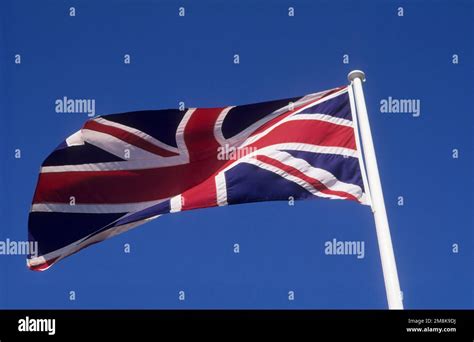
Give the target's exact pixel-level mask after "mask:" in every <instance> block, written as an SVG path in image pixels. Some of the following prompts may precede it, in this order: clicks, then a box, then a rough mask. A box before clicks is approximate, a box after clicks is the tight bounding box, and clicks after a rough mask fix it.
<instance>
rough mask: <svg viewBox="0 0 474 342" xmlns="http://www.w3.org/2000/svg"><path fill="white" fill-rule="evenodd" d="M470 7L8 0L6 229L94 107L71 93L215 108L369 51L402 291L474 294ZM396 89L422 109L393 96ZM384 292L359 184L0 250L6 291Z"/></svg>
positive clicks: (116, 108) (259, 97)
mask: <svg viewBox="0 0 474 342" xmlns="http://www.w3.org/2000/svg"><path fill="white" fill-rule="evenodd" d="M71 6H74V7H75V8H76V16H75V17H70V16H69V8H70V7H71ZM180 6H184V7H185V10H186V16H185V17H179V16H178V8H179V7H180ZM290 6H292V7H294V8H295V16H294V17H289V16H288V7H290ZM400 6H402V7H403V8H404V16H403V17H399V16H397V8H398V7H400ZM473 20H474V4H473V3H472V1H411V2H404V1H396V2H395V1H365V2H361V3H357V4H356V3H354V2H352V1H289V0H288V1H272V2H270V1H268V2H267V3H264V2H258V1H257V2H254V1H226V2H218V1H200V2H199V3H197V2H195V1H179V2H176V1H100V2H98V1H45V2H41V3H40V2H37V1H2V2H1V4H0V115H1V117H0V151H1V154H2V158H1V159H0V172H1V173H0V175H1V178H0V189H1V190H0V218H1V220H0V222H1V224H0V228H1V229H0V239H1V240H5V239H7V238H9V239H11V240H24V239H26V236H27V217H28V211H29V207H30V204H31V199H32V195H33V191H34V188H35V185H36V180H37V175H38V170H39V166H40V164H41V162H42V161H43V160H44V158H45V157H46V156H47V155H48V154H49V153H50V152H51V151H52V150H53V149H54V148H55V147H56V146H57V145H58V143H59V142H61V141H62V140H63V139H64V138H65V137H67V136H68V135H70V134H71V133H73V132H75V131H76V130H77V129H78V128H80V127H81V126H82V124H83V123H84V122H85V121H86V120H87V115H86V114H58V113H56V112H55V110H54V109H55V105H54V102H55V100H56V99H58V98H62V97H63V96H67V97H70V98H91V99H95V100H96V112H97V114H110V113H115V112H124V111H131V110H140V109H160V108H176V107H177V106H178V102H179V101H184V102H185V103H186V106H189V107H215V106H222V105H231V104H244V103H252V102H258V101H264V100H271V99H278V98H287V97H292V96H298V95H304V94H307V93H311V92H316V91H320V90H324V89H329V88H332V87H336V86H340V85H344V84H346V83H347V79H346V77H347V73H348V72H349V71H350V70H352V69H362V70H364V71H365V72H366V75H367V82H366V83H365V84H364V90H365V95H366V101H367V106H368V111H369V116H370V120H371V125H372V131H373V138H374V143H375V148H376V152H377V157H378V162H379V171H380V174H381V179H382V185H383V189H384V193H385V201H386V206H387V211H388V217H389V222H390V224H391V231H392V238H393V244H394V248H395V254H396V258H397V262H398V269H399V277H400V282H401V287H402V290H403V292H404V303H405V306H406V307H407V308H473V306H474V293H473V288H474V271H473V266H472V265H473V261H474V259H473V252H472V249H473V247H474V246H473V242H474V239H473V226H474V225H473V180H472V175H473V171H474V170H473V165H474V163H473V154H472V147H473V146H474V144H473V143H474V141H473V138H472V136H473V135H472V129H473V113H472V105H471V100H472V94H473V90H474V89H473V88H474V87H473V83H472V80H473V76H474V75H473V74H474V67H473V57H474V54H473V45H472V42H473V41H474V39H473V38H474V30H473ZM16 54H20V55H21V64H15V63H14V60H15V55H16ZM124 54H130V55H131V64H130V65H125V64H124V63H123V56H124ZM234 54H239V55H240V64H239V65H235V64H233V56H234ZM344 54H348V55H349V64H343V55H344ZM453 54H457V55H458V56H459V63H458V64H453V63H452V56H453ZM389 96H391V97H393V98H399V99H419V100H420V101H421V115H420V116H419V117H416V118H415V117H413V116H411V115H409V114H389V113H380V101H381V100H382V99H386V98H388V97H389ZM454 148H457V149H459V158H458V159H453V158H452V150H453V149H454ZM15 149H21V153H22V155H21V158H20V159H15V158H14V151H15ZM398 196H403V197H404V206H398V205H397V198H398ZM65 229H67V227H65ZM333 238H336V239H338V240H349V241H352V240H361V241H364V242H365V258H363V259H357V258H356V257H354V256H327V255H325V254H324V243H325V242H326V241H328V240H332V239H333ZM126 243H128V244H130V245H131V253H129V254H126V253H124V251H123V249H124V244H126ZM235 243H238V244H239V245H240V253H239V254H235V253H234V252H233V245H234V244H235ZM453 244H458V246H459V252H458V253H453V247H452V246H453ZM181 290H183V291H185V293H186V300H185V301H179V300H178V292H179V291H181ZM70 291H75V293H76V299H75V301H71V300H70V298H69V294H70ZM288 291H294V292H295V300H294V301H288ZM386 307H387V304H386V298H385V290H384V284H383V277H382V271H381V264H380V258H379V255H378V247H377V240H376V235H375V227H374V222H373V217H372V215H371V212H370V210H369V209H368V208H367V207H365V206H360V205H357V204H355V203H352V202H351V203H349V202H347V201H330V200H314V201H305V202H297V203H296V205H295V206H288V204H287V203H286V202H277V203H276V202H273V203H259V204H248V205H240V206H233V207H224V208H218V209H204V210H197V211H192V212H183V213H179V214H171V215H167V216H163V217H161V218H159V219H157V220H155V221H153V222H151V223H148V224H146V225H143V226H140V227H139V228H137V229H135V230H132V231H130V232H128V233H125V234H122V235H120V236H118V237H115V238H113V239H110V240H107V241H104V242H102V243H100V244H97V245H95V246H92V247H90V248H87V249H86V250H83V251H81V252H80V253H78V254H76V255H74V256H72V257H70V258H68V259H65V260H63V261H61V262H60V263H58V264H57V265H55V266H54V267H52V268H51V269H50V270H48V271H46V272H42V273H39V272H32V271H29V270H28V269H27V268H26V266H25V258H24V257H23V256H5V255H0V308H336V309H337V308H386Z"/></svg>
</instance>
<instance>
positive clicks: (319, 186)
mask: <svg viewBox="0 0 474 342" xmlns="http://www.w3.org/2000/svg"><path fill="white" fill-rule="evenodd" d="M255 159H257V160H259V161H261V162H263V163H265V164H269V165H272V166H275V167H277V168H279V169H281V170H283V171H285V172H286V173H289V174H290V175H292V176H295V177H298V178H300V179H302V180H304V181H305V182H307V183H309V184H311V185H312V186H314V187H315V188H316V189H317V190H318V191H319V192H322V193H323V194H327V195H335V196H339V197H342V198H346V199H350V200H353V201H358V199H357V198H356V197H355V196H353V195H351V194H350V193H348V192H345V191H335V190H330V189H329V188H328V187H326V185H324V184H323V183H321V182H320V181H319V180H317V179H316V178H313V177H310V176H308V175H306V174H304V173H303V172H301V171H300V170H298V169H296V168H294V167H293V166H290V165H287V164H284V163H282V162H280V161H279V160H276V159H273V158H270V157H268V156H264V155H257V156H255Z"/></svg>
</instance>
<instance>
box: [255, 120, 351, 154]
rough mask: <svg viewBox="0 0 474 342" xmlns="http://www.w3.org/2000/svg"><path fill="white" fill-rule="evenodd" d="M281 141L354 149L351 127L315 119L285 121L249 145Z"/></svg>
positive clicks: (256, 145) (270, 143)
mask: <svg viewBox="0 0 474 342" xmlns="http://www.w3.org/2000/svg"><path fill="white" fill-rule="evenodd" d="M282 143H303V144H314V145H321V146H335V147H345V148H349V149H353V150H355V149H356V143H355V138H354V130H353V128H352V127H347V126H341V125H336V124H333V123H330V122H325V121H317V120H297V121H288V122H285V123H283V124H281V125H280V126H278V127H275V128H274V129H273V130H272V131H270V132H269V133H267V135H265V136H263V137H262V138H260V139H259V140H257V141H256V142H254V143H252V144H250V145H249V146H254V147H257V148H262V147H265V146H268V145H273V144H282Z"/></svg>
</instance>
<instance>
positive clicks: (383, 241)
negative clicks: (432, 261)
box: [347, 70, 403, 309]
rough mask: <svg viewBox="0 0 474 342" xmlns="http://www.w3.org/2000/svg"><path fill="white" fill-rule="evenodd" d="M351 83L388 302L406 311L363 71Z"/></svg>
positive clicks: (351, 76) (390, 307) (393, 306)
mask: <svg viewBox="0 0 474 342" xmlns="http://www.w3.org/2000/svg"><path fill="white" fill-rule="evenodd" d="M347 78H348V79H349V81H350V82H351V87H352V90H353V92H354V99H355V107H356V112H357V113H355V115H357V119H358V124H359V125H358V126H359V129H360V137H361V140H362V148H363V153H364V159H365V166H366V169H367V174H368V182H369V188H370V197H371V200H372V212H373V214H374V219H375V228H376V231H377V240H378V244H379V251H380V259H381V260H382V270H383V277H384V281H385V291H386V292H387V301H388V308H389V309H403V303H402V294H401V291H400V283H399V281H398V273H397V265H396V263H395V255H394V253H393V246H392V239H391V237H390V228H389V226H388V219H387V212H386V210H385V202H384V199H383V192H382V185H381V183H380V176H379V170H378V167H377V158H376V157H375V149H374V143H373V141H372V133H371V131H370V124H369V117H368V115H367V108H366V106H365V99H364V92H363V90H362V81H365V74H364V72H363V71H360V70H354V71H351V72H350V73H349V75H348V76H347Z"/></svg>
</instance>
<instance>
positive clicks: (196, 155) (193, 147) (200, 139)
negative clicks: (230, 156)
mask: <svg viewBox="0 0 474 342" xmlns="http://www.w3.org/2000/svg"><path fill="white" fill-rule="evenodd" d="M223 110H224V108H197V109H195V110H194V112H193V113H192V114H191V117H190V118H189V121H188V122H187V124H186V127H185V128H184V142H185V143H186V147H187V149H188V153H189V159H190V161H191V162H192V161H195V160H202V159H206V158H216V156H217V148H218V147H219V146H220V144H219V143H218V142H217V140H216V138H215V137H214V126H215V123H216V121H217V118H218V117H219V114H220V113H221V112H222V111H223Z"/></svg>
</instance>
